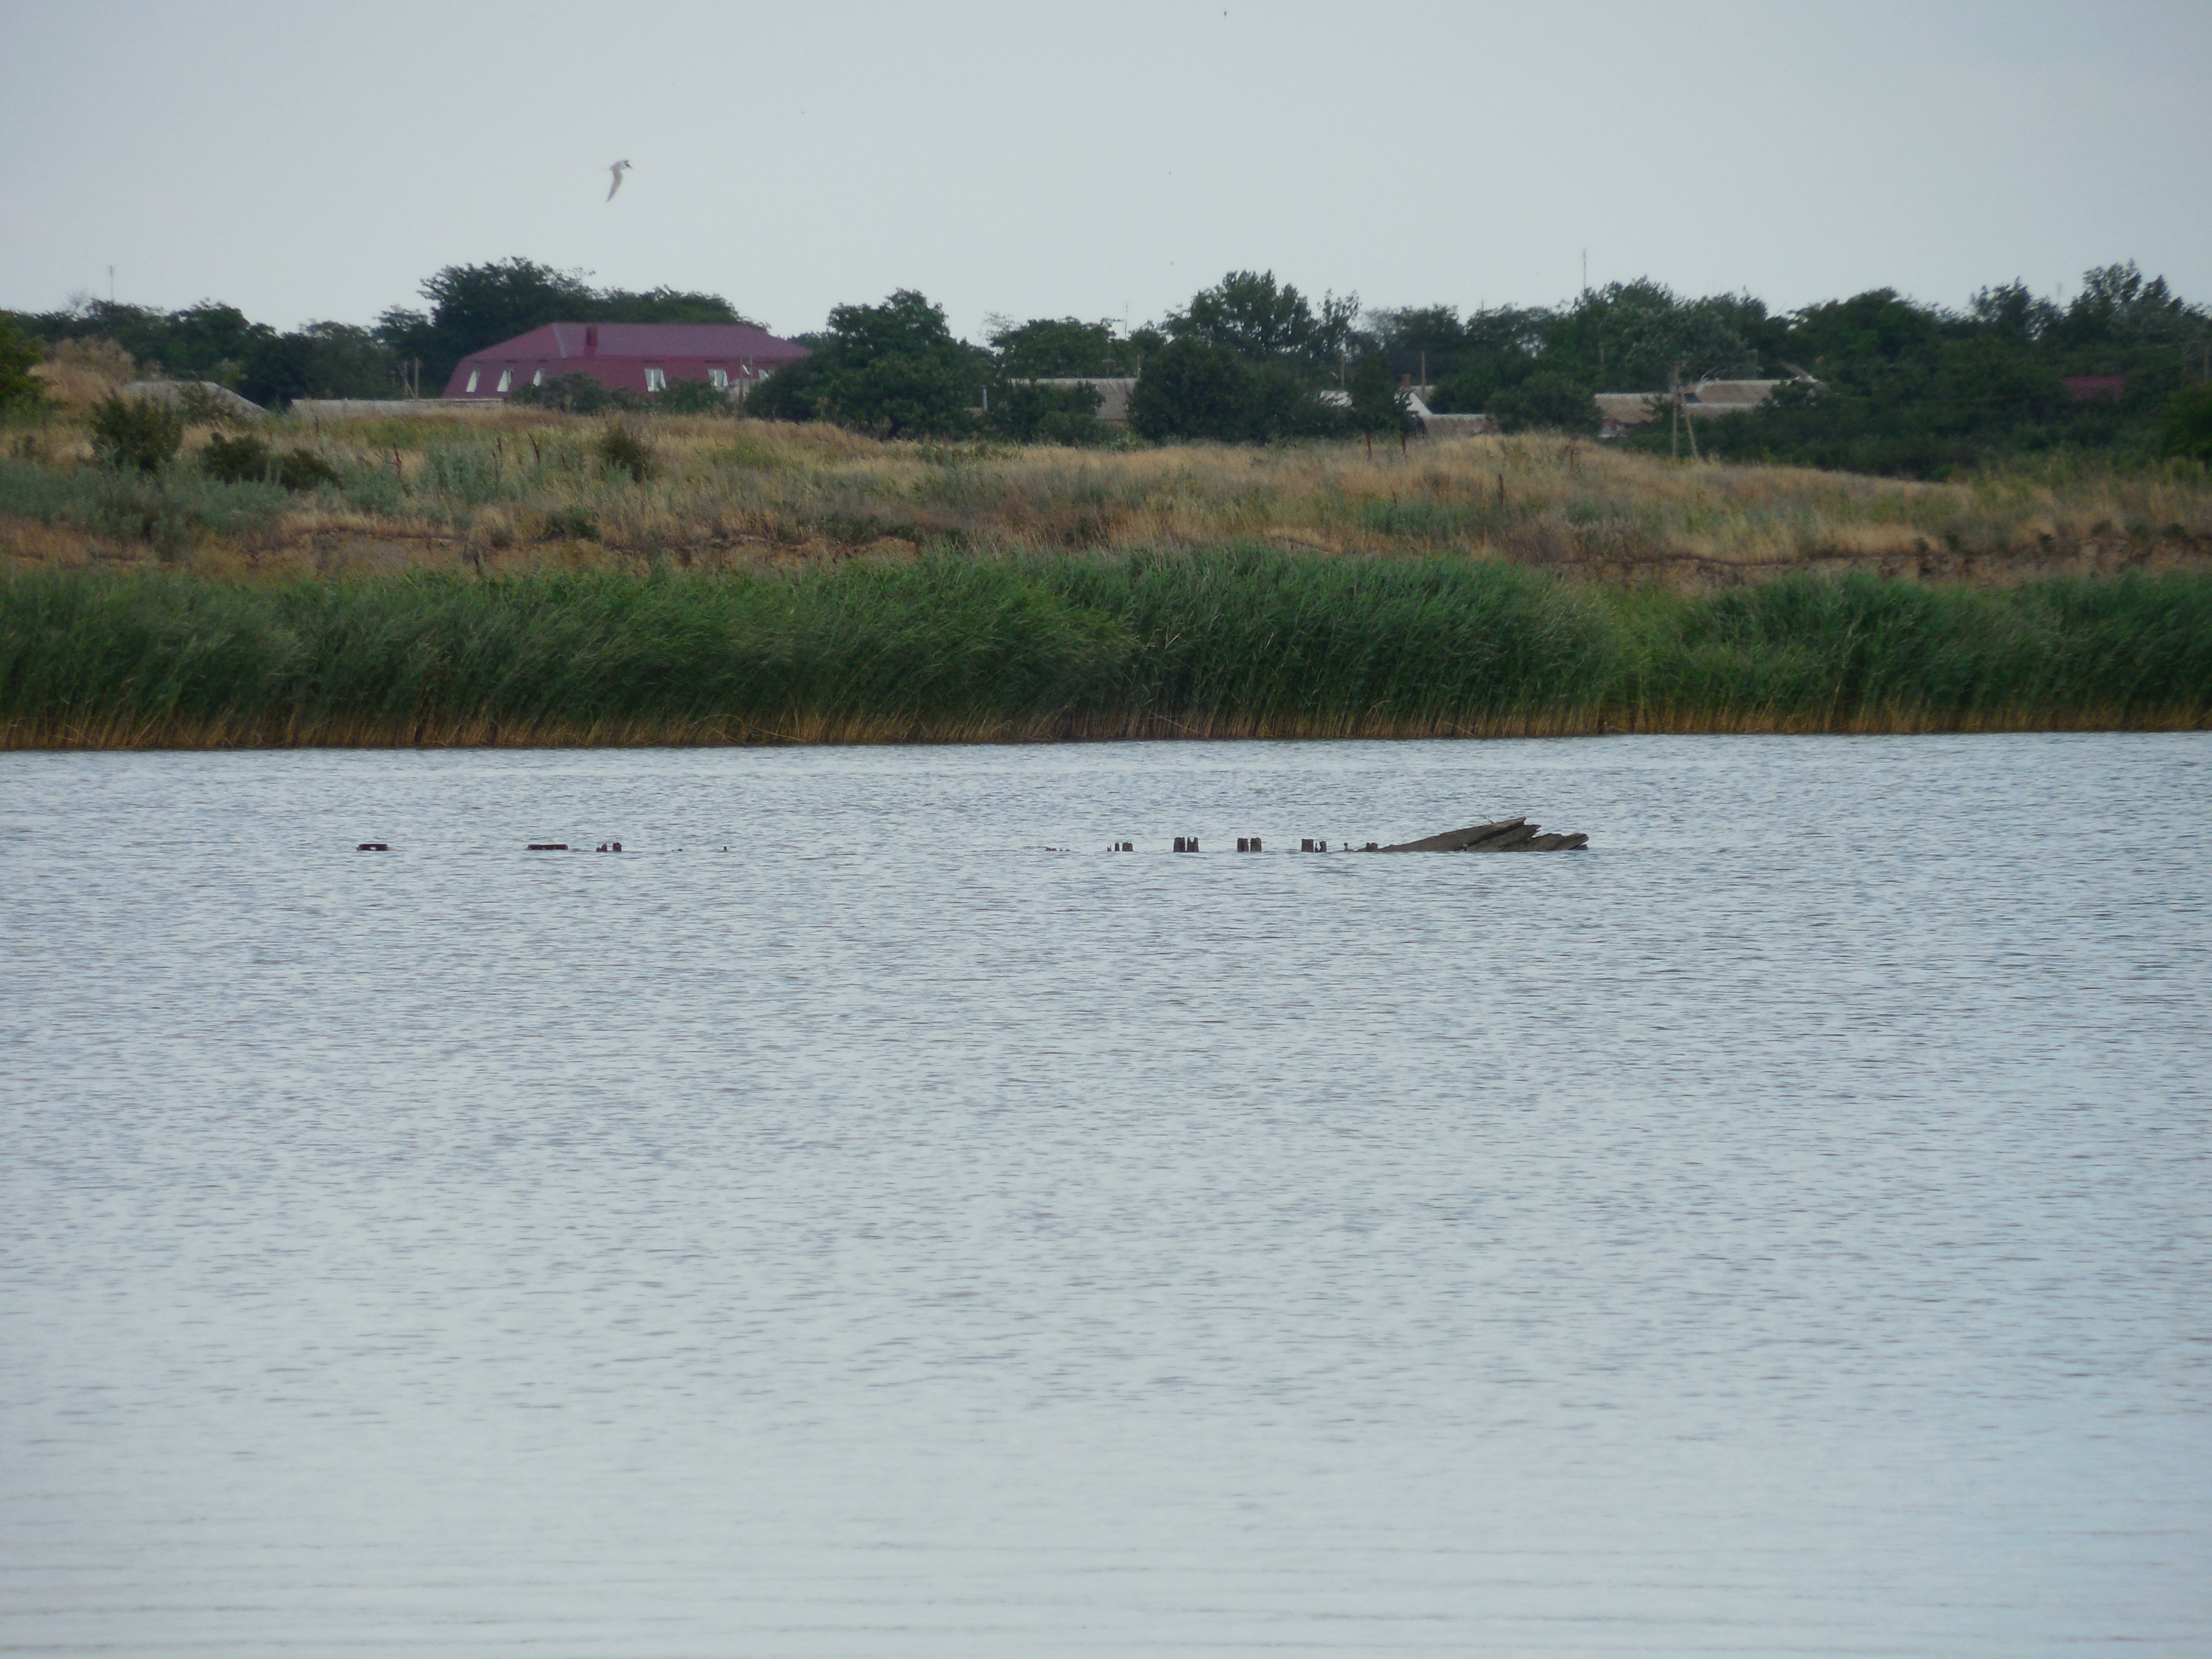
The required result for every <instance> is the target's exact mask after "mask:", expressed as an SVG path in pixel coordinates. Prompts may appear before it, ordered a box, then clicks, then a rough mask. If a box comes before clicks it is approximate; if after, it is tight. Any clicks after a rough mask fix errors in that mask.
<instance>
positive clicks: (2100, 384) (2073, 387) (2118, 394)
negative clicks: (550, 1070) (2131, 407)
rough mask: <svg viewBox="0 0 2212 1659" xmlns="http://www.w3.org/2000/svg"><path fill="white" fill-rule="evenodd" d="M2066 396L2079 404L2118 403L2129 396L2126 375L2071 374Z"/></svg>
mask: <svg viewBox="0 0 2212 1659" xmlns="http://www.w3.org/2000/svg"><path fill="white" fill-rule="evenodd" d="M2066 395H2067V396H2068V397H2069V398H2073V400H2074V401H2075V403H2077V404H2093V403H2110V404H2116V403H2118V402H2119V401H2120V400H2121V399H2122V398H2124V397H2126V396H2127V395H2128V377H2127V376H2126V375H2124V374H2069V375H2068V376H2067V377H2066Z"/></svg>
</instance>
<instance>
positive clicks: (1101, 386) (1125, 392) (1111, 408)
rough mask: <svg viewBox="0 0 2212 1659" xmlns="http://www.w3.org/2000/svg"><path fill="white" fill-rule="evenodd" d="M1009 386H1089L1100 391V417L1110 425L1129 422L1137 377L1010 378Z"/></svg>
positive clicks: (1110, 375)
mask: <svg viewBox="0 0 2212 1659" xmlns="http://www.w3.org/2000/svg"><path fill="white" fill-rule="evenodd" d="M1006 384H1007V385H1009V386H1090V387H1091V388H1092V389H1093V390H1094V391H1096V392H1097V393H1098V418H1099V419H1100V420H1102V421H1103V422H1106V423H1107V424H1108V425H1109V426H1127V425H1128V423H1129V394H1130V393H1131V392H1134V391H1135V390H1136V389H1137V382H1136V378H1135V377H1134V376H1133V375H1132V376H1128V377H1127V378H1124V377H1121V376H1119V375H1112V374H1074V375H1069V376H1067V377H1066V378H1065V379H1061V380H1009V381H1008V382H1007V383H1006Z"/></svg>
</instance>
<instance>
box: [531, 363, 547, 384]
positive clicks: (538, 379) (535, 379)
mask: <svg viewBox="0 0 2212 1659" xmlns="http://www.w3.org/2000/svg"><path fill="white" fill-rule="evenodd" d="M530 384H531V385H532V386H544V384H545V365H544V364H543V363H540V364H538V372H537V373H536V374H533V375H532V376H531V377H530Z"/></svg>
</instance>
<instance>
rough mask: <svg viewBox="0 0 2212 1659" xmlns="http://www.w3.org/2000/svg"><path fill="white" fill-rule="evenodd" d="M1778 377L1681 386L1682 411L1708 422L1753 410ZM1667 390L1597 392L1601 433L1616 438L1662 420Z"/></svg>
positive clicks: (1767, 395) (1777, 382) (1771, 391)
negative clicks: (1601, 426)
mask: <svg viewBox="0 0 2212 1659" xmlns="http://www.w3.org/2000/svg"><path fill="white" fill-rule="evenodd" d="M1782 384H1784V383H1783V382H1782V381H1780V380H1700V381H1699V382H1698V384H1696V385H1695V386H1684V387H1683V388H1682V413H1683V414H1684V415H1685V416H1687V417H1689V418H1690V419H1692V420H1702V421H1710V420H1712V419H1714V418H1715V417H1717V416H1722V415H1741V414H1742V413H1743V412H1744V411H1745V410H1751V409H1756V408H1758V407H1759V404H1763V403H1765V401H1766V400H1767V399H1768V398H1771V397H1772V396H1773V395H1774V388H1775V387H1777V386H1780V385H1782ZM1673 403H1674V393H1673V392H1599V393H1598V394H1597V407H1598V413H1599V414H1600V415H1601V416H1604V422H1605V423H1604V426H1603V428H1602V430H1603V433H1604V435H1605V436H1607V437H1608V438H1618V437H1620V436H1623V435H1626V434H1627V433H1630V432H1633V431H1634V430H1636V428H1638V427H1639V426H1644V425H1647V424H1649V423H1650V422H1652V421H1656V420H1662V419H1664V418H1666V416H1668V414H1669V413H1670V412H1671V411H1670V408H1669V405H1671V404H1673Z"/></svg>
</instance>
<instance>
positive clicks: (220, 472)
mask: <svg viewBox="0 0 2212 1659" xmlns="http://www.w3.org/2000/svg"><path fill="white" fill-rule="evenodd" d="M271 459H273V457H271V456H270V453H269V446H268V445H267V444H264V443H263V442H262V441H261V440H260V439H258V438H256V437H253V436H251V435H247V436H244V437H238V438H223V437H216V438H211V439H210V440H209V441H208V447H206V448H205V449H203V450H202V451H200V471H203V472H204V473H206V474H207V475H208V477H210V478H220V479H221V480H222V482H223V483H260V482H261V481H262V480H263V479H264V478H266V477H268V476H269V465H270V461H271Z"/></svg>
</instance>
